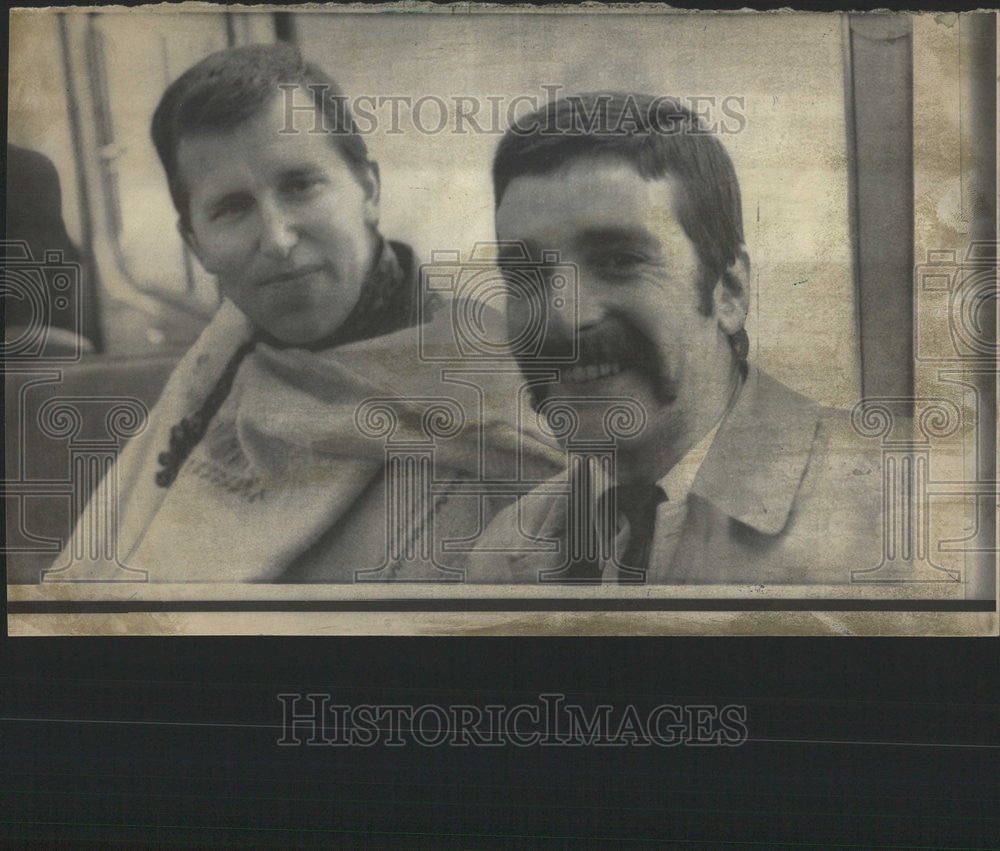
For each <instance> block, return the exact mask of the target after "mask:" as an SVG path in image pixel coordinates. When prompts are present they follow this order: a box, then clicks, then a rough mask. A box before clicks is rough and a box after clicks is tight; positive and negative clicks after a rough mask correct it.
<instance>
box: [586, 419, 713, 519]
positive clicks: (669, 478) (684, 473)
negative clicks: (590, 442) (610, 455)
mask: <svg viewBox="0 0 1000 851" xmlns="http://www.w3.org/2000/svg"><path fill="white" fill-rule="evenodd" d="M724 419H725V416H722V417H720V419H719V421H718V422H717V423H716V424H715V425H714V426H713V427H712V428H711V429H710V430H709V431H708V432H707V433H706V434H705V435H704V437H702V439H701V440H699V441H698V442H697V443H696V444H695V445H694V446H692V447H691V448H690V449H689V450H688V451H687V453H686V454H685V455H684V457H683V458H681V459H680V460H679V461H678V462H677V463H676V464H674V466H673V467H671V468H670V469H669V470H668V471H667V472H666V474H665V475H663V476H662V477H661V478H660V479H659V480H658V481H657V482H656V484H657V485H659V486H660V487H661V488H663V492H664V493H665V494H666V495H667V500H668V504H669V505H671V506H677V505H683V504H684V503H685V502H687V497H688V493H689V492H690V491H691V485H693V484H694V480H695V477H696V476H697V475H698V470H699V469H701V465H702V462H704V460H705V456H706V455H707V454H708V450H709V449H710V448H711V446H712V442H713V441H714V440H715V435H716V433H717V432H718V431H719V426H721V425H722V420H724ZM591 469H592V470H593V471H594V472H595V473H596V468H594V467H591ZM592 481H593V494H594V500H595V502H596V501H597V499H599V498H600V497H601V496H603V495H604V493H605V492H607V491H608V490H610V489H611V488H612V487H613V486H614V484H615V482H614V481H613V480H611V479H608V478H606V477H602V476H598V475H595V477H594V479H593V480H592Z"/></svg>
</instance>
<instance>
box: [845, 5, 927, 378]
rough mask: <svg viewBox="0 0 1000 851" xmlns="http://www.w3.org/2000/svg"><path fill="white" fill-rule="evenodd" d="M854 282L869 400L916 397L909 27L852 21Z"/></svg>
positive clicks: (848, 60) (849, 89)
mask: <svg viewBox="0 0 1000 851" xmlns="http://www.w3.org/2000/svg"><path fill="white" fill-rule="evenodd" d="M845 40H846V44H845V49H846V50H845V74H846V106H847V119H848V120H847V126H848V140H847V142H848V163H849V166H848V167H849V169H850V172H849V183H850V198H851V233H852V241H853V247H854V280H855V292H856V304H857V310H858V330H859V335H860V340H859V342H860V347H861V349H860V351H861V390H862V394H863V395H864V396H880V397H885V396H912V395H913V266H914V261H913V26H912V23H911V20H910V18H909V17H908V16H907V15H906V14H884V15H848V16H847V26H846V32H845Z"/></svg>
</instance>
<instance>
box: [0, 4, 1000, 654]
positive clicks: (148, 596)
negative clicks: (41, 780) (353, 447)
mask: <svg viewBox="0 0 1000 851" xmlns="http://www.w3.org/2000/svg"><path fill="white" fill-rule="evenodd" d="M300 11H301V10H300ZM338 11H343V12H344V13H349V10H338ZM431 11H440V10H431ZM503 11H504V12H505V13H512V12H514V10H511V9H505V10H503ZM519 11H523V10H519ZM546 11H549V12H551V10H546ZM571 11H573V12H574V13H580V11H581V10H578V9H573V10H571ZM615 11H619V10H615ZM621 11H622V12H623V13H624V10H621ZM482 12H483V13H484V14H485V13H487V10H482ZM598 13H601V14H607V13H608V10H600V12H598ZM748 14H755V13H748ZM757 14H759V13H757ZM848 43H849V41H848ZM917 82H918V84H919V81H917ZM925 82H926V81H925ZM845 85H848V86H849V85H850V81H846V82H845ZM933 94H934V93H933V92H929V91H928V90H927V89H924V90H921V89H920V88H919V86H915V89H914V100H915V103H914V111H915V116H916V118H915V120H916V121H919V120H920V119H919V116H920V115H921V114H922V113H921V107H922V106H923V104H922V103H921V102H920V98H921V97H924V96H927V97H932V96H933ZM993 97H994V104H995V91H994V93H993ZM993 114H994V115H995V109H994V113H993ZM855 120H856V121H859V122H863V121H864V120H865V116H856V117H855ZM919 129H920V126H919V124H918V125H917V128H916V130H915V136H916V135H919ZM986 129H987V128H985V127H983V126H982V123H981V125H980V126H979V127H978V128H977V132H978V133H980V134H981V133H983V132H986ZM992 130H993V133H994V136H993V141H992V151H993V157H994V161H995V157H996V144H995V131H996V127H995V126H993V127H992ZM858 139H862V140H863V133H861V132H856V133H855V140H858ZM960 146H961V140H959V147H960ZM914 156H915V160H916V157H917V156H918V153H917V152H916V151H915V154H914ZM863 161H864V160H863V156H862V158H861V160H859V162H863ZM960 167H961V166H960ZM994 175H995V169H994ZM957 177H958V178H959V179H965V178H966V175H965V174H964V173H963V172H961V171H959V172H958V174H957ZM852 185H854V186H855V188H856V189H858V187H862V189H859V190H858V191H863V175H861V176H859V175H855V176H854V177H853V180H852ZM916 191H917V192H919V186H918V187H916ZM993 198H994V219H993V221H994V237H993V241H992V243H990V241H989V240H986V241H985V242H975V243H970V244H969V245H967V246H956V247H953V248H952V247H942V246H935V245H931V244H920V243H919V239H918V245H917V246H915V251H914V254H913V256H914V257H916V258H918V261H919V262H918V264H917V268H916V269H915V270H914V281H915V289H914V301H913V304H912V308H911V309H912V312H913V326H914V363H915V367H916V368H918V369H925V370H928V371H929V372H928V373H927V374H929V375H931V378H930V379H929V382H930V383H931V385H933V384H934V383H936V382H939V381H944V382H949V381H950V382H952V383H956V382H957V383H964V384H966V386H968V387H972V388H973V390H976V388H979V387H981V386H982V384H983V382H986V383H987V384H988V383H990V382H992V383H993V400H994V403H995V400H996V391H995V379H996V368H997V346H996V343H995V341H989V340H987V341H983V339H982V338H981V331H982V327H983V326H982V316H980V315H977V313H976V311H977V310H981V309H982V305H983V304H986V305H989V304H990V303H991V300H992V304H993V307H992V308H991V309H992V310H994V312H995V305H996V291H995V287H996V283H995V278H994V279H993V280H992V282H990V281H989V280H986V278H988V275H987V276H986V278H984V276H983V275H982V274H981V270H982V268H983V267H984V263H985V264H986V266H988V264H989V254H988V249H989V247H990V245H992V250H993V255H992V256H993V263H994V264H995V256H996V255H995V252H996V236H995V234H996V231H995V223H996V217H995V209H996V207H995V200H996V194H995V181H994V184H993ZM854 202H855V204H856V202H857V198H855V199H854ZM914 203H915V202H914ZM854 227H858V223H857V222H856V221H855V222H854ZM983 245H985V246H986V247H987V252H986V253H977V251H978V250H979V249H978V248H977V246H983ZM869 250H871V247H870V246H868V247H866V245H865V244H864V242H863V241H862V242H861V243H860V244H857V245H856V251H858V252H859V254H860V255H861V256H859V257H856V258H855V261H856V263H858V264H859V265H860V266H861V267H862V268H863V266H864V263H865V262H866V258H865V256H864V253H865V252H866V251H869ZM45 259H49V258H45ZM21 260H22V261H28V262H33V260H34V261H37V260H39V258H34V259H32V258H30V257H28V258H21ZM51 260H52V262H53V263H55V262H56V260H57V258H51ZM994 268H995V266H994ZM984 281H985V283H984ZM897 307H898V306H897ZM872 309H873V310H875V308H874V307H873V308H872ZM942 322H943V323H944V325H943V326H942V325H941V323H942ZM993 322H994V324H993V326H992V327H993V328H995V327H996V325H995V316H994V319H993ZM935 323H938V324H937V325H935ZM987 327H989V326H988V325H987ZM860 333H861V338H862V345H864V344H865V339H866V335H869V336H871V335H873V334H874V333H875V332H873V331H872V330H870V329H867V330H866V329H865V328H864V327H862V328H861V329H860ZM942 339H945V340H946V341H947V345H946V346H945V350H944V351H942V350H941V348H940V342H941V340H942ZM949 346H950V348H948V347H949ZM40 353H41V356H40ZM12 356H13V357H12ZM80 356H81V353H79V352H78V353H76V354H75V355H73V356H71V357H69V361H70V362H72V361H74V360H78V359H79V357H80ZM17 357H22V358H23V360H22V361H21V363H20V364H18V363H17ZM60 357H62V358H63V360H62V361H60V360H58V359H52V358H49V359H46V358H45V355H44V340H37V339H32V340H25V341H24V347H23V351H19V352H13V353H10V352H5V371H7V372H10V371H11V370H22V369H23V370H25V371H30V372H32V373H37V374H38V376H39V380H40V381H45V380H49V381H53V380H55V381H58V380H59V379H60V377H61V369H60V365H61V363H63V362H65V358H66V356H60ZM970 376H972V383H971V384H970V383H969V377H970ZM976 398H977V400H978V398H979V397H978V396H977V397H976ZM987 398H988V396H987ZM78 401H80V400H78ZM83 401H86V400H83ZM890 402H891V403H893V404H896V403H904V404H905V405H908V406H909V407H910V413H912V414H913V415H914V416H915V419H916V421H917V423H918V424H919V425H920V426H921V427H922V428H923V437H922V438H918V439H917V441H916V443H917V444H920V445H918V446H914V445H907V446H905V447H902V446H900V445H898V443H896V442H893V441H892V440H889V439H887V440H886V443H885V447H884V451H885V452H886V453H888V454H893V453H898V452H900V451H903V450H905V451H907V452H913V451H914V449H916V450H918V452H926V455H927V457H929V453H930V452H931V448H930V444H931V443H932V442H933V440H934V438H935V437H938V436H940V435H944V436H948V435H949V434H951V433H953V432H954V430H955V428H957V426H958V424H957V423H950V422H949V421H948V418H949V414H950V407H952V408H953V407H955V405H954V403H949V402H948V400H944V403H942V400H941V399H939V398H938V397H933V396H928V395H921V394H916V395H914V396H913V397H911V398H902V397H898V396H897V397H881V396H878V395H874V394H868V393H866V394H865V398H864V399H863V401H862V403H861V405H867V407H864V408H863V409H862V407H860V406H859V409H858V422H859V423H860V424H861V425H862V427H864V428H868V429H869V434H868V436H869V437H873V436H874V437H877V436H878V435H879V434H883V435H886V436H887V435H889V432H890V428H891V421H892V417H893V416H895V412H893V411H891V410H888V408H889V407H890V405H889V404H887V403H890ZM949 406H950V407H949ZM956 410H957V409H956ZM942 412H943V413H942ZM976 413H977V415H978V419H977V421H976V425H977V426H978V427H979V430H978V432H976V433H975V434H974V436H973V438H972V439H973V442H976V443H977V450H978V455H977V458H978V459H979V461H980V462H981V461H982V460H983V459H988V458H990V456H992V460H991V461H990V464H992V468H990V466H989V464H987V465H986V466H985V467H984V466H982V465H981V464H980V463H974V464H973V467H974V469H973V470H972V471H971V472H970V474H969V475H968V476H967V477H965V478H963V479H961V480H948V481H944V482H935V481H929V482H925V485H926V487H927V488H928V489H929V493H930V496H934V495H936V496H938V497H940V498H942V499H947V498H949V497H954V496H961V497H969V496H971V498H972V499H973V500H974V501H975V503H976V505H977V508H979V509H980V510H981V514H978V515H977V521H978V519H979V518H981V517H992V518H994V526H993V528H992V529H990V528H988V527H987V528H982V529H977V532H979V533H981V537H986V538H988V540H986V542H985V543H983V541H982V540H979V539H977V541H976V548H977V549H978V551H979V552H981V553H992V554H993V562H994V567H995V568H996V567H997V565H998V564H1000V560H998V558H997V555H998V549H997V546H996V537H995V535H996V529H995V516H996V499H997V480H996V475H995V458H996V449H997V440H996V428H995V423H996V410H995V408H994V409H992V410H988V411H983V410H982V409H980V410H978V411H977V412H976ZM46 416H47V418H48V421H49V423H50V426H51V428H52V429H53V433H54V434H64V435H67V436H69V435H71V434H72V431H73V428H74V427H75V424H74V422H73V421H72V419H71V418H70V417H68V415H67V414H66V413H65V412H64V411H61V410H57V409H53V410H50V411H47V412H46ZM107 416H108V420H107V421H108V423H109V424H110V425H112V426H113V428H112V429H111V430H112V432H113V434H114V437H115V441H117V440H120V439H125V438H127V437H128V436H130V435H131V434H132V433H133V432H134V430H135V428H136V427H137V425H138V423H139V422H140V421H141V418H142V416H143V412H142V411H139V410H136V409H134V407H130V406H129V405H124V406H121V407H120V409H119V408H116V409H115V410H114V411H113V412H109V413H108V415H107ZM886 417H888V419H889V425H886V424H885V423H884V422H883V420H884V419H885V418H886ZM984 425H988V427H987V428H983V426H984ZM949 428H951V431H950V432H949V431H948V429H949ZM880 430H882V431H880ZM118 445H119V444H118V443H117V442H112V443H109V444H107V445H105V446H102V447H99V446H95V445H93V444H92V443H91V444H88V445H86V446H82V447H81V459H85V460H81V462H80V463H81V464H82V465H84V466H86V465H87V464H89V465H90V466H89V469H90V470H92V471H97V470H106V469H107V468H108V466H107V465H108V464H109V463H110V462H111V461H112V460H113V458H114V455H115V453H116V451H117V448H118ZM987 450H989V451H987ZM87 453H89V454H87ZM81 469H83V467H81ZM7 476H8V478H7V481H6V482H5V483H4V484H5V491H6V494H5V496H6V498H7V499H9V497H10V493H11V486H12V484H13V485H15V486H16V485H18V484H22V485H25V486H26V487H27V488H28V490H31V487H34V488H35V492H40V491H39V490H38V487H37V486H32V485H31V484H30V483H17V482H12V480H11V477H10V471H8V473H7ZM48 484H49V486H50V487H51V486H52V483H48ZM25 492H28V491H25ZM927 493H928V491H925V495H926V494H927ZM930 496H926V499H928V500H929V499H930ZM9 516H10V515H9V509H8V519H9ZM972 537H976V532H974V533H973V534H972V535H971V536H970V538H972ZM998 575H1000V574H998ZM917 587H918V588H919V589H920V590H919V591H915V590H913V589H912V588H907V587H906V586H905V585H898V584H885V585H879V584H866V585H863V586H858V585H851V586H758V585H755V586H680V587H676V586H673V587H672V586H664V587H660V586H648V587H638V588H633V587H609V586H603V587H599V588H539V587H519V586H510V585H499V586H462V587H461V592H460V593H456V592H457V590H458V589H457V586H454V585H452V586H451V587H450V588H449V587H448V586H447V585H444V586H436V585H412V586H410V585H406V584H402V583H393V584H391V585H390V586H375V585H365V586H364V587H359V586H357V585H355V586H343V585H309V586H265V585H216V584H209V583H206V584H186V585H170V584H157V585H152V584H145V583H100V584H95V585H91V584H89V583H88V584H86V585H84V584H77V583H73V584H69V583H47V584H44V585H39V586H20V585H8V586H7V593H8V604H7V609H8V630H9V633H10V634H11V635H25V636H27V635H55V634H189V635H190V634H316V633H321V634H379V635H384V634H466V635H468V634H510V635H515V634H516V635H539V634H558V635H566V634H632V635H639V634H728V635H746V634H762V635H774V634H896V635H970V634H996V633H997V629H998V611H1000V609H998V605H997V593H996V588H997V576H996V575H995V576H994V582H993V589H992V598H990V599H987V598H986V597H983V598H982V599H975V600H970V599H965V598H964V595H965V589H964V587H963V586H962V585H961V583H959V584H958V587H956V588H955V592H954V594H950V593H947V592H946V593H945V594H942V593H941V591H942V587H944V586H939V585H932V586H931V587H928V585H927V584H922V585H920V586H917ZM948 590H949V591H950V589H948Z"/></svg>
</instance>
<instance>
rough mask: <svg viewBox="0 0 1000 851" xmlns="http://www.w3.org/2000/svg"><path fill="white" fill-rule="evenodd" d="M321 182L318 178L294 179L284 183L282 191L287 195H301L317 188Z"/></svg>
mask: <svg viewBox="0 0 1000 851" xmlns="http://www.w3.org/2000/svg"><path fill="white" fill-rule="evenodd" d="M321 182H322V181H321V180H320V178H318V177H294V178H292V179H291V180H288V181H287V182H286V183H285V186H284V190H285V192H286V193H287V194H289V195H303V194H305V193H308V192H310V191H311V190H312V189H314V188H315V187H317V186H319V184H320V183H321Z"/></svg>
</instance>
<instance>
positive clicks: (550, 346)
mask: <svg viewBox="0 0 1000 851" xmlns="http://www.w3.org/2000/svg"><path fill="white" fill-rule="evenodd" d="M651 348H652V344H651V343H650V342H649V341H648V339H647V338H646V336H645V335H644V334H642V333H641V332H639V331H638V330H637V329H635V328H632V327H631V326H630V325H629V324H628V323H626V322H624V321H622V320H621V319H618V318H616V317H615V318H610V319H606V320H603V321H602V322H600V323H598V324H597V325H591V326H589V327H587V328H583V329H580V330H579V331H577V332H576V333H575V335H574V336H573V337H567V336H565V335H561V334H560V335H549V336H547V337H546V338H545V340H544V342H543V343H542V346H541V349H540V351H539V354H538V360H540V361H542V362H545V361H549V360H552V361H561V362H566V361H567V360H569V359H570V358H572V356H573V353H574V349H575V351H576V358H574V359H573V361H572V362H573V363H575V364H576V365H578V366H591V365H593V364H601V363H620V364H622V365H625V364H628V365H629V366H640V365H641V364H642V363H643V361H644V360H645V361H647V362H648V360H649V357H648V355H650V354H651ZM644 355H645V356H646V357H644Z"/></svg>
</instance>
